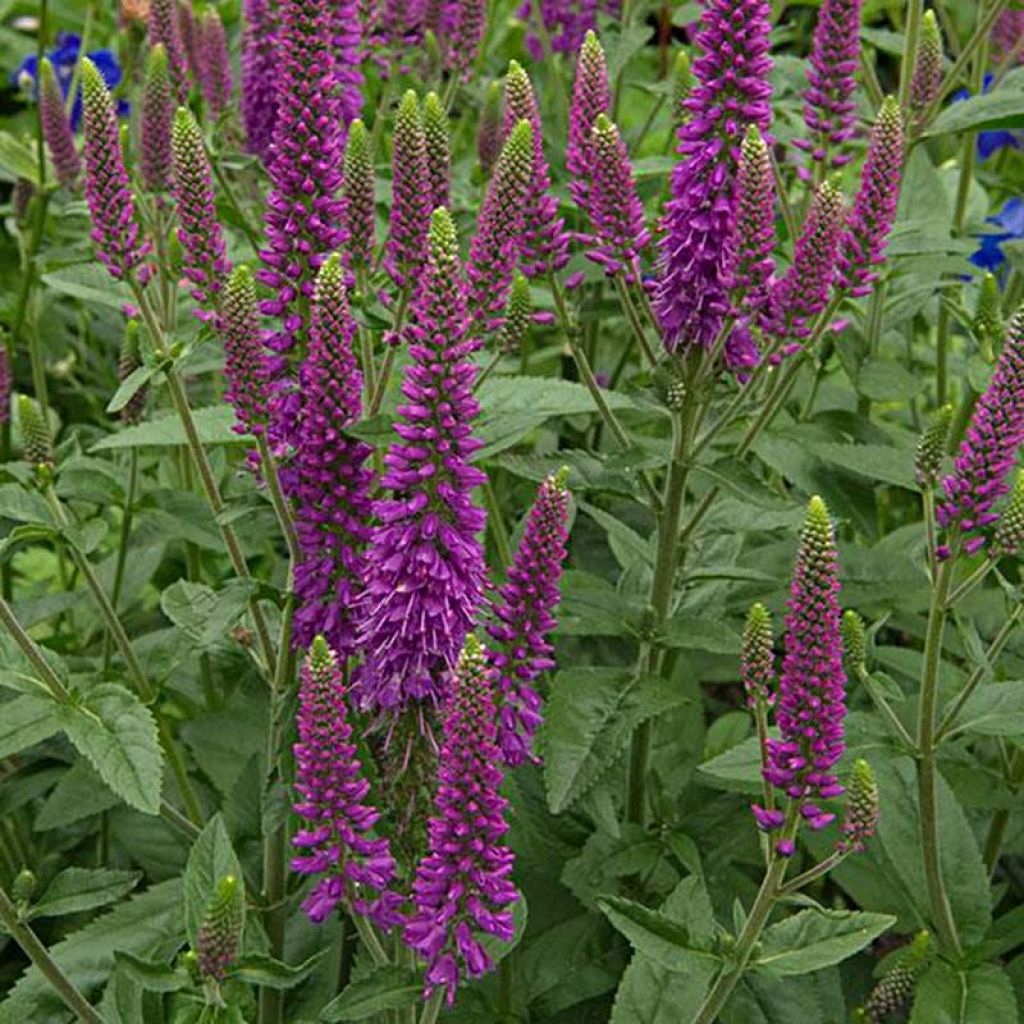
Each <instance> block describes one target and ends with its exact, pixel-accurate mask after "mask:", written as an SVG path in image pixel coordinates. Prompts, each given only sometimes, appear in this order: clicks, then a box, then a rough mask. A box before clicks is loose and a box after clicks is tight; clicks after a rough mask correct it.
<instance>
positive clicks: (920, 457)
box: [914, 405, 953, 488]
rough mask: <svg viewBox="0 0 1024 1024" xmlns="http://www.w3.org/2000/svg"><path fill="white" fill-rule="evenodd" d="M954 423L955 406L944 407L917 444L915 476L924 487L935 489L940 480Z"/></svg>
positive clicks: (937, 413)
mask: <svg viewBox="0 0 1024 1024" xmlns="http://www.w3.org/2000/svg"><path fill="white" fill-rule="evenodd" d="M952 422H953V406H952V405H944V406H943V407H942V408H941V409H939V410H938V412H936V413H935V419H934V420H933V421H932V423H931V426H929V427H928V429H927V430H925V432H924V433H923V434H922V435H921V438H920V440H919V441H918V442H917V452H916V454H915V456H914V476H915V477H916V479H917V482H918V484H919V485H920V486H921V487H923V488H927V487H934V486H935V483H936V481H937V480H938V479H939V470H940V469H941V468H942V457H943V456H944V455H945V453H946V444H947V443H948V440H949V428H950V425H951V424H952Z"/></svg>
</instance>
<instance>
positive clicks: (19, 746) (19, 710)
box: [0, 694, 61, 758]
mask: <svg viewBox="0 0 1024 1024" xmlns="http://www.w3.org/2000/svg"><path fill="white" fill-rule="evenodd" d="M57 712H58V705H57V703H56V701H54V700H51V699H50V698H49V697H44V696H39V697H36V696H35V695H32V694H25V696H23V697H15V698H14V699H13V700H9V701H5V702H4V703H2V704H0V758H4V757H10V755H11V754H18V753H20V752H21V751H22V750H27V749H28V748H29V747H31V746H34V745H35V744H36V743H41V742H42V741H43V740H45V739H49V738H50V737H51V736H52V735H53V734H54V733H55V732H59V731H60V724H61V723H60V717H59V715H58V713H57Z"/></svg>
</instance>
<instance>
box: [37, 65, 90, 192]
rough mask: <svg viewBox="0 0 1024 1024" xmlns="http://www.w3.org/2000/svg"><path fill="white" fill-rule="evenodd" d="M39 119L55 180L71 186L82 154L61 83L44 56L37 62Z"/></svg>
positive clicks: (77, 176) (75, 182) (79, 171)
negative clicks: (79, 152) (80, 153)
mask: <svg viewBox="0 0 1024 1024" xmlns="http://www.w3.org/2000/svg"><path fill="white" fill-rule="evenodd" d="M39 120H40V123H41V124H42V128H43V138H44V139H45V140H46V148H47V149H48V150H49V151H50V159H51V160H52V161H53V170H54V173H55V174H56V175H57V180H58V181H59V182H60V183H61V185H63V186H64V187H65V188H67V189H71V188H74V187H75V185H76V184H77V182H78V178H79V176H80V175H81V173H82V158H81V157H80V156H79V155H78V147H77V146H76V145H75V135H74V132H72V130H71V121H70V120H69V119H68V115H67V112H66V111H65V109H64V97H63V95H62V94H61V91H60V84H59V83H58V82H57V76H56V74H55V73H54V70H53V65H52V64H51V63H50V62H49V61H48V60H47V59H46V58H45V57H44V58H43V61H42V64H41V65H40V66H39Z"/></svg>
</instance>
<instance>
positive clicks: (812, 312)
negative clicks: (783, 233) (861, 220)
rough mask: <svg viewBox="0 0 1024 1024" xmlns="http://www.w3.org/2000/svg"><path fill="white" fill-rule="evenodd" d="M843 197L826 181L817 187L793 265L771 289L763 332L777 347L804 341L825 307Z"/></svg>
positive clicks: (836, 254) (835, 257)
mask: <svg viewBox="0 0 1024 1024" xmlns="http://www.w3.org/2000/svg"><path fill="white" fill-rule="evenodd" d="M843 213H844V210H843V197H842V194H841V193H840V192H839V190H838V189H837V188H836V187H835V186H834V185H832V184H831V183H830V182H827V181H826V182H824V183H822V184H821V185H819V186H818V190H817V192H816V193H815V195H814V201H813V202H812V203H811V209H810V211H809V212H808V214H807V220H806V222H805V224H804V230H803V233H802V234H801V235H800V237H799V238H798V239H797V243H796V252H795V253H794V256H793V262H792V264H791V265H790V267H789V270H787V271H786V274H785V276H784V277H783V278H782V279H781V280H780V281H777V282H776V283H775V285H774V286H773V287H772V289H771V295H770V303H769V313H768V320H767V323H766V324H765V330H766V333H768V334H770V335H771V336H772V337H773V339H774V344H773V347H774V348H777V347H778V346H779V345H783V344H785V343H787V342H791V341H794V340H799V339H801V338H806V337H807V335H808V334H810V332H811V327H812V325H813V320H814V317H816V316H817V315H818V314H819V313H820V312H821V311H822V310H823V309H824V308H825V306H826V305H827V304H828V297H829V290H830V289H831V287H832V282H833V280H834V279H835V276H836V266H837V261H838V257H839V243H840V238H841V236H842V230H843Z"/></svg>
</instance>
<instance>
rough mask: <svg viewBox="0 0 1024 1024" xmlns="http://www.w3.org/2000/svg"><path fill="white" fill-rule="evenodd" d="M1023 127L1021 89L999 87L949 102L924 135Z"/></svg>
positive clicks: (1022, 96)
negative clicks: (995, 90) (958, 100)
mask: <svg viewBox="0 0 1024 1024" xmlns="http://www.w3.org/2000/svg"><path fill="white" fill-rule="evenodd" d="M1012 128H1024V92H1022V91H1015V90H1010V89H1000V90H998V91H997V92H991V93H986V94H985V95H983V96H971V97H969V98H968V99H965V100H961V101H960V102H958V103H951V104H950V105H949V106H948V107H947V108H946V109H945V110H944V111H942V113H941V114H939V116H938V117H937V118H935V120H934V121H932V124H931V127H930V128H929V129H928V133H927V134H928V135H948V134H951V133H953V132H987V131H1000V130H1003V129H1012Z"/></svg>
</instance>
